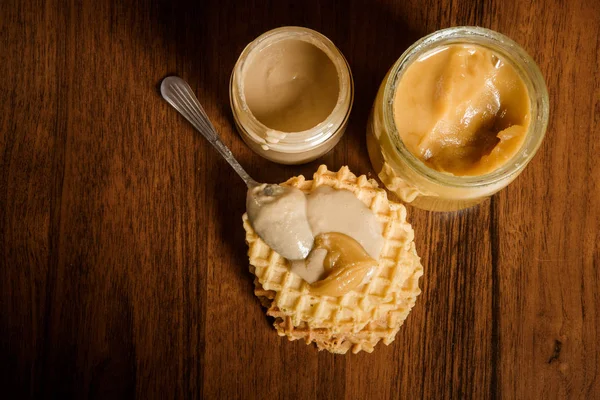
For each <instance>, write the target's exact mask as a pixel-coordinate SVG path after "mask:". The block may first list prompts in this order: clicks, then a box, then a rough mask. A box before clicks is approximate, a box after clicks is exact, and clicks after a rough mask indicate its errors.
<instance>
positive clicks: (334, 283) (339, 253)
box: [309, 232, 377, 297]
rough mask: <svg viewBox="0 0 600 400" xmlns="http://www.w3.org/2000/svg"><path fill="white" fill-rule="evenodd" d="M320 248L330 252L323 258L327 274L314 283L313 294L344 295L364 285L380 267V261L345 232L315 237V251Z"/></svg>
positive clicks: (312, 285) (311, 287) (311, 288)
mask: <svg viewBox="0 0 600 400" xmlns="http://www.w3.org/2000/svg"><path fill="white" fill-rule="evenodd" d="M316 249H324V250H326V251H327V255H326V256H325V259H324V260H323V266H324V267H325V271H326V273H327V276H326V277H325V278H324V279H322V280H320V281H317V282H314V283H313V284H311V285H310V291H311V293H313V294H316V295H325V296H333V297H336V296H342V295H344V294H346V293H348V292H349V291H351V290H354V289H356V288H357V287H358V286H360V284H361V283H362V282H363V281H364V280H365V278H366V277H368V276H370V275H372V274H373V272H374V271H375V268H376V267H377V261H376V260H374V259H373V258H371V256H369V254H368V253H367V252H366V251H365V249H364V248H363V247H362V246H361V245H360V244H359V243H358V242H357V241H356V240H354V239H353V238H351V237H350V236H348V235H344V234H343V233H338V232H329V233H322V234H320V235H319V236H317V237H316V238H315V242H314V247H313V252H314V251H315V250H316ZM310 257H311V256H309V258H310ZM309 262H310V261H309Z"/></svg>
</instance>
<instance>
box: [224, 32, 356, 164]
mask: <svg viewBox="0 0 600 400" xmlns="http://www.w3.org/2000/svg"><path fill="white" fill-rule="evenodd" d="M297 41H300V43H304V48H306V45H305V44H306V43H308V44H310V45H312V46H314V47H316V49H315V48H312V50H316V51H317V52H318V54H317V55H316V57H314V59H312V60H308V61H306V62H307V63H308V64H306V65H304V68H309V69H310V70H312V72H311V71H310V70H309V71H308V72H307V73H312V74H314V76H315V77H316V79H322V74H323V69H328V68H329V70H330V71H331V74H330V76H331V77H332V78H331V80H333V81H334V82H333V84H334V85H335V88H336V90H337V92H335V94H334V95H333V98H332V101H331V102H330V104H328V107H329V108H327V109H325V110H324V109H322V108H321V109H319V107H321V103H315V104H312V103H311V104H312V105H311V107H313V108H315V109H317V111H318V112H324V113H325V114H324V115H323V118H321V119H320V120H319V121H317V122H318V123H315V124H313V125H311V126H302V127H301V128H300V129H298V130H295V129H290V128H286V129H282V128H281V127H277V126H274V125H272V126H269V123H268V122H266V121H265V119H262V120H261V118H259V117H257V115H258V114H257V113H256V112H255V111H256V110H253V107H252V104H249V103H251V101H248V100H249V99H248V93H247V92H246V91H247V87H248V86H249V85H248V83H251V84H253V82H254V78H253V80H251V81H249V80H248V79H247V75H248V74H249V71H252V70H253V68H255V67H254V66H253V64H256V63H257V62H259V61H260V58H261V57H267V56H266V55H265V54H266V53H267V52H268V51H275V50H274V49H276V55H275V57H278V58H277V63H276V64H273V65H272V66H269V67H268V68H267V69H266V71H267V72H266V73H265V74H263V75H260V76H258V78H257V79H263V78H264V79H268V78H269V77H271V76H277V79H280V81H279V82H277V84H278V85H279V86H278V87H277V88H279V87H282V82H281V80H282V79H284V78H285V79H288V81H287V82H291V81H292V80H294V81H295V82H294V83H293V84H297V83H298V82H300V81H302V80H304V82H300V84H306V85H308V84H310V82H309V80H310V77H308V78H307V77H306V76H303V72H302V71H300V72H298V71H296V70H294V71H291V73H290V74H289V76H286V74H288V72H289V71H283V72H282V71H281V70H279V71H278V70H276V69H277V68H279V69H281V68H282V67H281V65H282V64H285V62H286V57H288V58H289V57H293V61H290V65H291V67H290V68H292V69H293V68H296V67H297V66H298V65H300V66H301V67H302V65H303V64H304V62H305V60H304V59H303V54H301V53H302V52H301V51H298V48H299V47H298V42H297ZM287 45H289V46H294V47H295V49H294V50H290V49H287V48H285V47H286V46H287ZM278 46H279V47H278ZM289 46H288V47H289ZM301 47H302V46H301ZM309 47H310V46H309ZM269 49H271V50H269ZM300 50H302V49H300ZM312 50H310V49H309V50H308V51H312ZM315 54H316V53H315ZM312 55H314V54H312ZM288 61H289V60H288ZM305 72H306V71H305ZM282 76H283V78H282ZM265 77H266V78H265ZM336 78H337V82H335V81H336ZM259 83H260V82H259ZM283 83H284V84H285V82H283ZM330 83H331V82H330ZM319 86H320V85H315V86H313V97H316V98H317V99H318V97H319V96H318V93H316V94H317V96H314V95H315V93H314V90H318V89H319ZM274 87H275V86H274ZM297 90H298V93H297V97H296V98H293V97H288V98H286V99H285V102H287V103H294V102H299V101H305V102H306V101H308V102H309V103H310V102H311V101H313V102H314V99H312V100H311V99H308V100H306V98H305V99H302V98H301V97H303V96H304V93H303V89H302V87H298V88H297ZM278 91H279V90H278V89H274V90H272V92H271V93H270V94H269V95H270V96H271V97H272V96H277V95H278V94H279V93H278ZM329 94H331V93H329ZM336 95H337V96H336ZM229 97H230V102H231V109H232V111H233V117H234V120H235V124H236V127H237V129H238V131H239V133H240V135H241V136H242V138H243V139H244V141H245V142H246V144H247V145H248V146H249V147H250V148H251V149H252V150H254V151H255V152H256V153H258V154H260V155H261V156H263V157H265V158H267V159H269V160H271V161H274V162H278V163H281V164H301V163H306V162H309V161H312V160H314V159H316V158H318V157H320V156H321V155H323V154H325V153H327V152H328V151H329V150H331V149H332V148H333V147H334V146H335V145H336V144H337V143H338V142H339V140H340V138H341V136H342V135H343V133H344V131H345V129H346V124H347V122H348V117H349V115H350V110H351V108H352V102H353V99H354V83H353V81H352V74H351V72H350V67H349V65H348V63H347V61H346V59H345V58H344V56H343V55H342V53H341V52H340V51H339V50H338V49H337V47H335V45H334V44H333V43H332V42H331V41H330V40H329V39H328V38H327V37H325V36H323V35H322V34H320V33H318V32H316V31H313V30H311V29H307V28H301V27H291V26H287V27H281V28H277V29H273V30H271V31H268V32H266V33H264V34H262V35H261V36H259V37H258V38H256V39H255V40H254V41H252V42H251V43H250V44H248V46H246V48H245V49H244V50H243V51H242V53H241V55H240V57H239V59H238V61H237V63H236V65H235V67H234V69H233V73H232V75H231V81H230V86H229ZM268 100H269V99H268Z"/></svg>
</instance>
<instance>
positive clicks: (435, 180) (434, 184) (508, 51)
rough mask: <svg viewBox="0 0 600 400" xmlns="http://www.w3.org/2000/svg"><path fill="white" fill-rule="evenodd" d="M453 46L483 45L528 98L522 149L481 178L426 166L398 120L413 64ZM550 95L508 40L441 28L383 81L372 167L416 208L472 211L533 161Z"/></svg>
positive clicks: (370, 131)
mask: <svg viewBox="0 0 600 400" xmlns="http://www.w3.org/2000/svg"><path fill="white" fill-rule="evenodd" d="M451 44H463V45H466V44H471V45H479V46H482V47H485V48H487V49H489V50H491V51H493V52H494V53H496V54H497V55H498V56H500V57H501V58H502V59H503V60H504V61H505V62H508V63H510V64H511V65H512V66H513V67H514V69H515V71H516V72H517V73H518V74H519V76H520V77H521V78H522V80H523V82H524V84H525V86H526V88H527V91H528V95H529V100H530V114H531V121H530V123H529V127H528V131H527V133H526V136H525V138H524V141H523V144H522V145H521V148H520V149H519V150H518V151H517V153H516V154H515V155H514V156H513V157H512V158H511V159H510V160H509V161H507V162H506V163H504V164H503V165H501V166H500V167H499V168H498V169H496V170H494V171H492V172H490V173H487V174H485V175H479V176H456V175H453V174H450V173H445V172H440V171H437V170H434V169H432V168H430V167H428V166H427V165H425V164H424V163H423V162H422V161H421V160H419V159H418V158H417V157H415V156H414V155H413V154H412V153H411V152H410V151H409V150H408V149H407V148H406V146H405V145H404V143H403V142H402V139H401V138H400V135H399V133H398V130H397V128H396V124H395V122H394V108H393V106H394V96H395V93H396V88H397V86H398V83H399V82H400V80H401V79H402V75H403V73H404V72H405V71H406V69H407V68H408V67H409V66H410V65H411V63H412V62H414V61H415V60H417V59H419V58H420V57H421V56H423V55H424V54H426V53H428V52H431V51H432V50H434V49H436V48H438V47H441V46H447V45H451ZM548 108H549V106H548V91H547V89H546V84H545V82H544V78H543V77H542V74H541V72H540V70H539V68H538V67H537V65H536V63H535V62H534V61H533V59H532V58H531V57H530V56H529V55H528V54H527V53H526V52H525V51H524V50H523V49H522V48H521V47H520V46H519V45H518V44H516V43H515V42H514V41H512V40H511V39H509V38H507V37H506V36H504V35H502V34H500V33H498V32H494V31H491V30H489V29H484V28H478V27H468V26H462V27H454V28H448V29H443V30H440V31H437V32H434V33H432V34H430V35H428V36H425V37H423V38H422V39H420V40H418V41H417V42H416V43H414V44H413V45H412V46H411V47H410V48H408V49H407V50H406V51H405V52H404V54H402V56H400V58H399V59H398V61H396V63H395V64H394V65H393V66H392V68H391V69H390V71H389V72H388V73H387V75H386V77H385V78H384V80H383V82H382V84H381V86H380V88H379V92H378V93H377V97H376V99H375V103H374V104H373V109H372V111H371V116H370V118H369V122H368V126H367V147H368V151H369V157H370V159H371V163H372V164H373V168H374V169H375V171H376V172H377V173H378V175H379V178H380V179H381V181H382V182H383V183H384V185H385V186H386V187H387V189H388V190H390V191H391V192H393V193H395V194H396V195H397V196H398V197H399V198H400V199H402V200H403V201H405V202H407V203H410V204H412V205H414V206H415V207H418V208H423V209H427V210H434V211H451V210H459V209H463V208H466V207H470V206H473V205H476V204H478V203H480V202H481V201H483V200H485V199H486V198H487V197H489V196H491V195H492V194H494V193H496V192H497V191H499V190H501V189H502V188H504V187H506V186H507V185H508V184H509V183H511V182H512V181H513V180H514V179H515V178H516V177H517V176H518V175H519V174H520V173H521V172H522V171H523V169H524V168H525V166H526V165H527V164H528V163H529V161H531V159H532V158H533V156H534V155H535V153H536V151H537V149H538V148H539V147H540V144H541V143H542V140H543V138H544V135H545V132H546V127H547V124H548Z"/></svg>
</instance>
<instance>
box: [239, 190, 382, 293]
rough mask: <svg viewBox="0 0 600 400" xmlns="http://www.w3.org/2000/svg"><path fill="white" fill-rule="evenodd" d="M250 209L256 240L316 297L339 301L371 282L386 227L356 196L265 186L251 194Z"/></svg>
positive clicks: (331, 191) (326, 191)
mask: <svg viewBox="0 0 600 400" xmlns="http://www.w3.org/2000/svg"><path fill="white" fill-rule="evenodd" d="M267 187H269V188H268V189H267ZM274 187H275V188H276V189H274ZM246 205H247V209H248V219H249V221H250V223H251V224H252V226H253V228H254V230H255V231H256V232H257V234H258V235H259V236H260V237H261V238H262V239H263V240H264V241H265V243H267V244H268V245H269V246H270V247H271V248H272V249H273V250H275V251H276V252H277V253H279V254H280V255H282V256H283V257H285V258H287V259H288V260H290V261H291V262H290V268H291V271H292V272H293V273H295V274H297V275H299V276H300V277H301V278H303V279H304V280H306V281H307V282H308V283H310V284H311V291H313V292H314V293H315V294H323V295H329V296H340V295H341V294H344V293H346V292H348V291H350V290H352V289H354V288H356V287H357V286H358V285H360V284H361V283H363V282H366V281H367V280H368V279H370V276H371V274H372V273H373V271H374V268H375V266H376V265H377V261H376V260H378V259H379V254H380V252H381V248H382V246H383V242H384V240H383V236H382V232H383V226H382V224H381V222H379V221H378V220H377V217H376V216H375V214H373V212H372V211H371V210H370V209H369V208H368V207H367V206H366V205H365V204H364V203H363V202H361V201H360V200H359V199H357V198H356V196H355V195H354V194H353V193H352V192H349V191H347V190H337V189H333V188H331V187H329V186H320V187H318V188H316V189H315V190H314V191H312V192H311V193H310V194H308V195H304V193H303V192H301V191H300V190H298V189H293V188H287V187H281V186H276V185H261V186H259V187H256V188H254V189H251V190H249V191H248V197H247V200H246ZM315 238H316V239H315ZM313 243H314V246H313ZM311 250H312V251H311ZM309 253H310V254H309ZM286 254H287V255H286ZM307 256H308V257H307Z"/></svg>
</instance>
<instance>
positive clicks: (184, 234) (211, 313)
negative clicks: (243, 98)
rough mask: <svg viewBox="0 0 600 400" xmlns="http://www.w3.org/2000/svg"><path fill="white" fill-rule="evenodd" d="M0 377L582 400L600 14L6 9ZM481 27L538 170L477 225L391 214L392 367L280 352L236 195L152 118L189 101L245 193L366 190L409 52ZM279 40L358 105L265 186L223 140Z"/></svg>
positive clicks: (184, 141) (293, 347)
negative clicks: (312, 185) (533, 89)
mask: <svg viewBox="0 0 600 400" xmlns="http://www.w3.org/2000/svg"><path fill="white" fill-rule="evenodd" d="M0 15H2V18H0V43H2V45H3V47H2V48H3V50H2V51H0V76H1V78H0V127H1V132H0V356H1V358H2V360H3V362H2V363H0V365H1V367H0V376H2V382H3V383H5V385H4V386H5V387H6V391H7V393H9V394H14V395H15V396H18V397H34V396H37V397H41V396H45V397H48V396H50V395H54V396H55V397H57V396H61V397H77V398H88V397H101V398H128V397H132V396H133V395H137V396H139V397H140V398H152V397H160V398H164V397H190V398H264V397H266V396H270V397H278V398H284V397H285V398H315V397H318V398H342V397H345V398H348V399H356V398H408V397H410V398H419V397H421V398H450V397H453V398H500V397H501V398H522V397H525V396H530V397H535V398H565V397H567V398H571V397H574V398H594V397H599V396H600V387H599V383H598V382H599V381H600V379H598V367H597V365H598V358H599V357H600V349H599V348H598V340H597V338H598V337H600V332H599V329H600V324H599V322H598V321H599V318H598V311H597V310H598V309H600V297H598V295H597V294H596V288H598V286H599V284H600V272H599V271H600V268H598V267H599V266H600V261H599V260H600V247H599V245H598V240H599V239H600V238H599V237H598V227H599V226H600V212H599V211H598V206H599V203H598V198H599V197H600V188H599V186H600V167H599V165H598V163H597V162H596V161H595V160H596V154H598V153H599V152H600V146H599V145H598V141H597V140H595V138H594V136H593V134H594V132H596V131H597V130H598V128H599V117H598V115H600V77H599V73H598V70H599V68H600V58H599V57H600V56H599V54H600V47H599V46H600V42H599V39H598V38H599V37H600V32H599V30H600V28H599V27H600V5H599V4H598V2H596V1H594V0H577V1H572V2H556V3H552V2H551V3H542V2H533V3H531V2H528V1H524V0H512V1H508V2H498V1H490V0H488V1H483V2H477V3H473V2H468V1H459V0H452V1H450V0H446V1H441V2H438V1H425V2H421V1H406V2H392V1H383V0H382V1H376V2H368V3H367V2H361V1H349V2H347V1H334V0H332V1H329V0H321V1H318V0H309V1H270V2H264V3H258V2H257V3H245V2H241V3H240V2H234V1H228V0H221V1H205V2H192V1H185V0H177V1H166V0H161V1H157V2H153V1H150V0H137V1H127V2H118V1H109V0H103V1H97V2H92V1H87V0H86V1H82V2H79V1H60V0H51V1H46V2H41V1H37V2H35V1H32V2H18V1H10V0H9V1H5V2H2V3H0ZM465 24H476V25H482V26H486V27H489V28H492V29H496V30H499V31H501V32H503V33H505V34H507V35H509V36H510V37H512V38H513V39H515V40H516V41H517V42H519V43H520V44H522V45H523V46H524V47H525V49H526V50H528V51H529V52H530V54H531V55H532V56H533V57H534V58H535V59H536V60H537V61H538V63H539V65H540V68H541V69H542V72H543V74H544V75H545V76H546V79H547V82H548V86H549V90H550V95H551V121H550V126H549V130H548V135H547V139H546V141H545V142H544V144H543V146H542V148H541V149H540V152H539V154H538V155H537V156H536V158H535V159H534V161H533V162H532V163H531V165H530V166H529V167H528V168H527V169H526V170H525V172H524V173H523V175H522V176H521V177H519V178H518V179H517V180H516V181H515V182H514V183H513V184H512V185H511V186H510V187H509V188H508V189H507V190H505V191H503V192H501V193H500V194H498V195H497V196H495V197H494V198H493V199H492V200H491V201H488V202H486V203H484V204H482V205H481V206H479V207H478V208H475V209H471V210H466V211H462V212H458V213H446V214H438V213H428V212H424V211H420V210H416V209H412V208H409V218H410V220H411V221H412V223H413V226H414V228H415V231H416V234H417V236H416V243H417V249H418V251H419V254H420V255H421V257H422V261H423V264H424V267H425V275H424V277H423V279H422V280H421V287H422V289H423V293H422V295H421V297H420V298H419V300H418V302H417V305H416V306H415V308H414V310H413V311H412V313H411V314H410V316H409V317H408V320H407V321H406V323H405V325H404V326H403V328H402V329H401V330H400V332H399V334H398V337H397V339H396V341H395V342H394V343H393V344H392V345H390V346H389V347H385V346H383V345H380V346H379V347H378V348H377V349H376V351H375V352H374V353H372V354H358V355H346V356H334V355H331V354H328V353H318V352H317V351H316V350H315V349H314V348H312V347H307V346H306V345H304V344H303V343H299V342H295V343H288V342H287V341H285V340H284V339H281V338H279V337H278V336H277V335H276V333H275V331H274V330H273V329H272V328H271V326H270V322H269V321H268V320H267V318H266V317H265V316H264V312H263V310H262V309H261V308H260V306H259V304H258V301H257V300H256V299H255V298H254V296H253V294H252V279H251V277H250V274H249V273H248V271H247V258H246V255H245V251H246V247H245V245H244V239H243V230H242V227H241V214H242V213H243V210H244V200H243V199H244V187H243V185H242V184H241V183H240V182H238V181H237V178H236V177H235V176H234V174H233V173H232V172H231V171H229V169H228V167H227V166H226V164H225V163H224V162H223V161H222V160H221V159H220V158H219V157H218V156H217V155H216V154H215V152H214V151H213V150H212V149H210V148H208V146H207V145H206V143H205V142H204V141H203V139H202V138H201V137H199V136H198V135H197V134H196V133H195V132H194V131H193V129H192V128H191V127H190V126H189V124H187V122H185V121H184V120H183V118H181V117H180V116H179V115H177V114H176V113H175V112H174V111H173V110H172V109H170V107H169V106H168V105H167V104H166V103H165V102H164V101H162V100H161V99H160V97H159V95H158V93H157V90H156V89H157V84H158V83H159V82H160V80H161V78H163V77H164V76H166V75H170V74H178V75H180V76H182V77H184V78H185V79H187V80H188V81H189V82H190V84H191V86H192V87H193V88H194V89H195V91H196V93H197V94H198V96H199V98H200V100H201V102H202V103H203V104H204V106H205V108H206V110H207V112H208V114H209V115H210V116H211V118H212V119H213V121H214V123H215V126H216V127H217V128H218V129H219V131H220V132H221V133H222V136H223V139H224V141H225V143H226V144H227V145H229V146H230V147H231V148H232V151H233V152H234V154H235V155H236V156H238V157H239V159H240V161H241V162H242V163H243V164H244V165H245V166H247V167H248V170H249V172H250V173H251V174H252V175H254V176H256V177H257V178H258V179H260V180H264V181H283V180H285V179H287V178H288V177H289V176H291V175H297V174H305V175H306V176H310V175H311V173H312V171H314V170H315V169H316V167H317V166H318V164H319V163H325V164H327V165H328V166H329V167H330V168H339V167H340V166H342V165H349V166H350V168H351V169H352V170H354V171H356V172H359V173H370V174H373V171H372V169H371V166H370V163H369V160H368V157H367V154H366V149H365V138H364V131H365V125H366V120H367V117H368V113H369V111H370V107H371V103H372V101H373V98H374V96H375V93H376V91H377V88H378V86H379V84H380V82H381V79H382V78H383V76H384V75H385V73H386V71H387V69H388V68H389V67H390V66H391V65H392V63H393V62H394V61H395V60H396V59H397V57H398V56H399V55H400V54H401V53H402V52H403V51H404V50H405V49H406V48H407V47H408V46H409V45H410V44H411V43H412V42H414V41H415V40H416V39H418V38H419V37H421V36H423V35H425V34H427V33H429V32H432V31H434V30H436V29H439V28H442V27H447V26H452V25H465ZM281 25H302V26H307V27H310V28H313V29H317V30H319V31H321V32H322V33H324V34H325V35H327V36H328V37H329V38H331V39H332V40H333V41H334V42H335V43H336V44H337V45H338V47H339V48H340V49H341V50H342V52H343V53H344V54H345V55H346V57H347V59H348V61H349V63H350V65H351V68H352V71H353V75H354V79H355V84H356V92H355V93H356V96H355V103H354V109H353V113H352V116H351V119H350V123H349V127H348V131H347V133H346V135H345V136H344V138H343V139H342V141H341V142H340V144H339V145H338V146H336V148H335V149H334V150H333V151H332V152H330V153H329V154H327V155H325V156H324V157H323V158H322V159H321V160H318V161H316V162H313V163H310V164H308V165H304V166H294V167H290V166H281V165H276V164H273V163H270V162H267V161H265V160H263V159H261V158H260V157H259V156H257V155H256V154H254V153H252V152H251V151H250V150H249V149H248V148H247V147H246V146H245V145H244V143H243V142H242V140H241V139H240V137H239V136H238V135H237V133H236V132H235V130H234V129H233V124H232V119H231V113H230V110H229V98H228V83H229V75H230V73H231V69H232V67H233V65H234V63H235V61H236V58H237V56H238V55H239V53H240V51H241V50H242V49H243V47H244V46H245V45H246V44H247V43H248V42H249V41H251V40H252V39H253V38H254V37H256V36H257V35H259V34H260V33H262V32H264V31H266V30H268V29H270V28H273V27H276V26H281Z"/></svg>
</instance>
